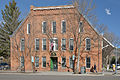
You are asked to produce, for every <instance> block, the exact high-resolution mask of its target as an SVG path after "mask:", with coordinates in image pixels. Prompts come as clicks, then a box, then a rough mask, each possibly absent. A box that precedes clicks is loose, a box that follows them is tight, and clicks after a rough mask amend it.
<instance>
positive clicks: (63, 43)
mask: <svg viewBox="0 0 120 80" xmlns="http://www.w3.org/2000/svg"><path fill="white" fill-rule="evenodd" d="M62 50H66V39H65V38H63V39H62Z"/></svg>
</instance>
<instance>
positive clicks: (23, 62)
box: [20, 56, 25, 67]
mask: <svg viewBox="0 0 120 80" xmlns="http://www.w3.org/2000/svg"><path fill="white" fill-rule="evenodd" d="M22 57H23V66H22ZM20 66H21V67H24V66H25V61H24V56H20Z"/></svg>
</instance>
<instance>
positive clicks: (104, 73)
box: [0, 71, 120, 76]
mask: <svg viewBox="0 0 120 80" xmlns="http://www.w3.org/2000/svg"><path fill="white" fill-rule="evenodd" d="M0 74H20V75H55V76H64V75H65V76H66V75H68V76H106V75H109V76H114V75H116V76H120V71H118V73H117V74H114V72H101V73H91V72H90V73H85V74H73V72H56V71H45V72H44V71H40V72H35V73H33V72H25V73H24V72H16V71H0Z"/></svg>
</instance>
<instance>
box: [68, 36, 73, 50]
mask: <svg viewBox="0 0 120 80" xmlns="http://www.w3.org/2000/svg"><path fill="white" fill-rule="evenodd" d="M70 39H73V38H70ZM70 39H69V50H70ZM73 50H74V39H73ZM73 50H70V51H73Z"/></svg>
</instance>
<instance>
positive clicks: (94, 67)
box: [94, 64, 97, 73]
mask: <svg viewBox="0 0 120 80" xmlns="http://www.w3.org/2000/svg"><path fill="white" fill-rule="evenodd" d="M94 71H95V72H96V73H97V70H96V64H94Z"/></svg>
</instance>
